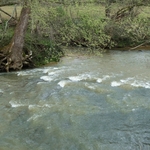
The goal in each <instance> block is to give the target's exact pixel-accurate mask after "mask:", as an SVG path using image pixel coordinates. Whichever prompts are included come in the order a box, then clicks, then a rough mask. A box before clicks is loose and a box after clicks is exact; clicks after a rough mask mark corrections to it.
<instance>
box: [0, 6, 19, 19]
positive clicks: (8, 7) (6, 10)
mask: <svg viewBox="0 0 150 150" xmlns="http://www.w3.org/2000/svg"><path fill="white" fill-rule="evenodd" d="M1 9H2V10H4V11H5V12H7V13H8V14H10V15H12V13H13V10H14V7H13V6H4V7H1ZM20 12H21V6H17V17H19V15H20ZM0 13H1V16H2V19H4V20H7V19H9V18H10V17H9V16H8V15H6V14H4V13H3V12H0Z"/></svg>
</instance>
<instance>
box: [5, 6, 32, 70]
mask: <svg viewBox="0 0 150 150" xmlns="http://www.w3.org/2000/svg"><path fill="white" fill-rule="evenodd" d="M29 14H30V8H29V7H27V4H26V5H25V6H24V7H23V8H22V10H21V14H20V19H19V22H18V24H17V26H16V29H15V33H14V36H13V38H12V41H11V42H10V44H9V46H8V47H7V52H8V53H9V55H8V57H7V63H6V67H5V69H6V70H7V71H9V69H14V70H20V69H21V68H22V67H23V59H24V58H23V46H24V36H25V31H26V28H27V25H28V20H29Z"/></svg>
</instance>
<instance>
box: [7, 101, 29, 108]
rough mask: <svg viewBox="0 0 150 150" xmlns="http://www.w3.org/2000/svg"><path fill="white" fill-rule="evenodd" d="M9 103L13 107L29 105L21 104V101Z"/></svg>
mask: <svg viewBox="0 0 150 150" xmlns="http://www.w3.org/2000/svg"><path fill="white" fill-rule="evenodd" d="M9 104H11V107H14V108H16V107H22V106H27V105H26V104H20V103H17V102H16V101H10V102H9Z"/></svg>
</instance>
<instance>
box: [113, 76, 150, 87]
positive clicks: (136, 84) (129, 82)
mask: <svg viewBox="0 0 150 150" xmlns="http://www.w3.org/2000/svg"><path fill="white" fill-rule="evenodd" d="M125 84H127V85H130V86H133V87H143V88H146V89H150V82H148V81H141V80H136V79H134V78H127V79H121V80H120V81H112V82H111V86H112V87H117V86H121V85H125Z"/></svg>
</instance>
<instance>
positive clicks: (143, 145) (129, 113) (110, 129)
mask: <svg viewBox="0 0 150 150" xmlns="http://www.w3.org/2000/svg"><path fill="white" fill-rule="evenodd" d="M0 83H1V84H0V150H10V149H11V150H29V149H32V150H120V149H121V150H149V149H150V52H148V51H143V52H112V53H106V54H104V55H103V57H94V56H92V57H88V56H73V57H66V58H63V59H62V61H61V62H59V63H58V64H56V65H53V66H49V67H44V68H39V69H33V70H26V71H20V72H15V73H10V74H5V73H2V74H0Z"/></svg>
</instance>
